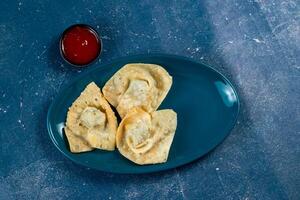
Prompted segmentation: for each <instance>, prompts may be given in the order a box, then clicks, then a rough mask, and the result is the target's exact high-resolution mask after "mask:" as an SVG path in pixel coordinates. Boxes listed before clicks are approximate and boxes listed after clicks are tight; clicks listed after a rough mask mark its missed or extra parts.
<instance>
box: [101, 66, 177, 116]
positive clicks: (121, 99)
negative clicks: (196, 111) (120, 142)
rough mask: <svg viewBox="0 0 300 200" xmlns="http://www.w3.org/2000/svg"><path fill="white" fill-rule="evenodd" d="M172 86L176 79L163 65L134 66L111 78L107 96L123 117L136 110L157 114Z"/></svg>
mask: <svg viewBox="0 0 300 200" xmlns="http://www.w3.org/2000/svg"><path fill="white" fill-rule="evenodd" d="M171 85H172V77H171V76H170V75H169V73H168V72H167V71H166V70H165V69H164V68H162V67H161V66H159V65H154V64H143V63H133V64H127V65H125V66H124V67H122V68H121V69H120V70H119V71H117V72H116V73H115V74H114V75H113V76H112V77H111V78H110V79H109V81H108V82H107V83H106V84H105V86H104V87H103V94H104V97H105V98H106V99H107V100H108V101H109V103H110V104H112V105H113V106H114V107H115V108H116V109H117V111H118V113H119V115H120V116H121V118H123V117H124V116H125V115H126V114H127V112H128V111H130V110H131V109H132V108H137V107H140V108H142V109H144V110H145V111H147V112H153V111H155V110H156V109H157V108H158V106H159V105H160V104H161V102H162V101H163V100H164V98H165V97H166V95H167V93H168V91H169V90H170V88H171Z"/></svg>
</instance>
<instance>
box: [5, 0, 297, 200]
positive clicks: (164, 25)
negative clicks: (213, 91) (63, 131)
mask: <svg viewBox="0 0 300 200" xmlns="http://www.w3.org/2000/svg"><path fill="white" fill-rule="evenodd" d="M299 13H300V3H299V1H296V0H286V1H284V0H283V1H280V0H269V1H263V0H256V1H252V0H247V1H246V0H245V1H244V0H225V1H224V0H215V1H209V0H206V1H197V2H196V1H150V0H147V1H83V0H82V1H72V2H71V1H54V0H43V1H31V0H24V1H9V0H1V2H0V130H1V131H0V133H1V135H0V136H1V137H0V145H1V151H0V199H1V200H2V199H5V200H9V199H243V200H251V199H272V200H274V199H295V200H296V199H300V89H299V88H300V17H299ZM74 23H87V24H90V25H92V26H94V27H95V28H96V29H97V30H98V31H99V32H100V33H101V35H102V39H103V43H104V50H103V54H102V56H101V57H100V59H99V60H98V61H97V62H96V63H94V64H93V65H92V66H90V67H91V68H92V67H96V66H98V65H99V64H104V63H107V62H109V61H110V60H113V59H115V58H118V57H121V56H126V55H133V54H139V53H158V52H159V53H170V54H177V55H183V56H187V57H190V58H193V59H194V60H196V61H200V62H204V63H207V64H209V65H212V66H214V67H215V68H216V69H217V70H219V71H221V72H223V73H224V74H225V75H227V76H228V78H229V79H231V80H232V82H233V83H234V84H235V86H236V87H237V89H238V92H239V94H240V97H241V103H242V109H241V113H240V116H239V120H238V123H237V125H236V127H235V129H234V130H233V131H232V133H231V134H230V136H229V137H228V138H227V139H226V140H225V141H224V142H223V143H222V144H221V145H220V146H218V147H217V148H216V149H215V150H214V151H213V152H211V153H210V154H208V155H207V156H205V157H204V158H202V159H200V160H198V161H196V162H194V163H191V164H188V165H186V166H183V167H180V168H178V169H175V170H170V171H166V172H160V173H154V174H148V175H115V174H109V173H103V172H99V171H94V170H91V169H86V168H84V167H81V166H78V165H76V164H74V163H73V162H71V161H70V160H67V159H66V158H64V157H63V155H62V154H61V153H59V151H58V150H57V149H56V148H55V147H54V145H53V144H52V143H51V141H50V139H49V136H48V134H47V130H46V113H47V109H48V107H49V104H50V103H51V101H52V100H53V98H55V96H56V94H57V93H58V91H59V90H60V88H61V87H62V86H64V85H66V84H68V83H69V82H70V81H71V80H72V79H74V77H76V76H77V75H79V74H80V73H82V72H83V71H85V69H82V70H75V69H73V68H71V67H69V66H68V65H67V64H66V63H64V62H63V61H62V60H61V58H60V56H59V54H58V48H57V42H58V37H59V34H60V33H61V32H62V31H63V30H64V29H65V28H67V27H68V26H70V25H71V24H74Z"/></svg>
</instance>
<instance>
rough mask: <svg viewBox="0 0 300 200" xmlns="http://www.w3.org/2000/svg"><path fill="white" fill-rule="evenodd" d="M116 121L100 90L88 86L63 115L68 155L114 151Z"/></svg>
mask: <svg viewBox="0 0 300 200" xmlns="http://www.w3.org/2000/svg"><path fill="white" fill-rule="evenodd" d="M116 131H117V119H116V116H115V114H114V112H113V111H112V109H111V107H110V105H109V104H108V102H107V101H106V100H105V98H104V97H103V95H102V93H101V91H100V88H99V87H98V86H97V85H96V84H95V83H94V82H92V83H90V84H89V85H88V86H87V87H86V88H85V89H84V91H83V92H82V93H81V94H80V96H79V97H78V98H77V99H76V100H75V101H74V103H73V104H72V106H71V107H70V108H69V111H68V114H67V121H66V128H65V133H66V136H67V138H68V142H69V145H70V150H71V152H74V153H75V152H84V151H89V150H92V149H93V148H97V149H103V150H114V149H115V137H116Z"/></svg>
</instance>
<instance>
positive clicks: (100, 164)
mask: <svg viewBox="0 0 300 200" xmlns="http://www.w3.org/2000/svg"><path fill="white" fill-rule="evenodd" d="M134 62H141V63H154V64H159V65H161V66H163V67H164V68H165V69H166V70H167V71H168V72H169V73H170V74H171V76H172V77H173V85H172V88H171V90H170V92H169V94H168V95H167V97H166V99H165V100H164V101H163V103H162V105H161V106H160V107H159V109H164V108H172V109H174V110H175V111H176V112H177V114H178V126H177V130H176V133H175V137H174V140H173V143H172V146H171V150H170V154H169V158H168V161H167V162H166V163H163V164H157V165H145V166H139V165H136V164H134V163H132V162H131V161H129V160H127V159H125V158H124V157H122V155H121V154H119V152H118V151H117V150H115V151H113V152H109V151H102V150H94V151H91V152H86V153H80V154H73V153H71V152H70V151H69V147H68V141H67V139H66V137H65V135H64V132H63V126H64V122H65V120H66V114H67V111H68V108H69V107H70V106H71V104H72V102H73V101H74V100H75V99H76V98H77V97H78V96H79V95H80V93H81V91H82V90H83V89H84V88H85V87H86V85H87V84H88V83H90V82H91V81H94V82H96V84H97V85H98V86H100V87H103V85H104V84H105V83H106V81H107V80H108V79H109V78H110V77H111V76H112V75H113V74H114V73H115V72H116V71H118V69H120V68H121V67H122V66H123V65H125V64H127V63H134ZM238 112H239V100H238V96H237V93H236V91H235V89H234V87H233V86H232V84H231V83H230V82H229V81H228V80H227V79H226V78H225V77H224V76H223V75H222V74H220V73H219V72H217V71H216V70H214V69H213V68H211V67H208V66H206V65H203V64H200V63H197V62H194V61H192V60H190V59H187V58H183V57H179V56H171V55H161V54H159V55H158V54H155V55H139V56H130V57H125V58H121V59H119V60H116V61H114V62H112V63H109V64H106V65H102V66H99V67H98V68H94V69H90V70H88V71H87V72H86V73H84V74H82V75H80V77H78V78H77V79H76V80H74V81H73V82H72V83H71V84H70V85H69V86H67V87H66V88H65V89H63V90H62V91H61V92H60V94H59V95H58V96H57V98H56V99H55V100H54V102H53V103H52V105H51V106H50V108H49V111H48V116H47V127H48V132H49V135H50V138H51V140H52V141H53V143H54V144H55V146H56V147H57V148H58V149H59V150H60V151H61V152H62V153H63V154H64V155H65V156H67V157H68V158H70V159H71V160H73V161H74V162H76V163H78V164H81V165H84V166H87V167H90V168H94V169H98V170H101V171H107V172H113V173H148V172H154V171H161V170H166V169H171V168H175V167H178V166H181V165H184V164H186V163H189V162H191V161H194V160H196V159H197V158H200V157H201V156H203V155H205V154H206V153H208V152H209V151H211V150H212V149H213V148H215V147H216V146H217V145H218V144H219V143H221V142H222V141H223V140H224V138H225V137H226V136H227V135H228V134H229V133H230V131H231V129H232V128H233V127H234V125H235V123H236V119H237V116H238Z"/></svg>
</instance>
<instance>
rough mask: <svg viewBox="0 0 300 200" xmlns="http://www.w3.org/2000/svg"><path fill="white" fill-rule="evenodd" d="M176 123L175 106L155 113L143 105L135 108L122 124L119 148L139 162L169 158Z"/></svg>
mask: <svg viewBox="0 0 300 200" xmlns="http://www.w3.org/2000/svg"><path fill="white" fill-rule="evenodd" d="M176 126H177V114H176V113H175V112H174V111H173V110H171V109H166V110H159V111H154V112H152V113H151V114H149V113H148V112H145V111H143V110H142V109H140V108H136V109H133V110H131V111H130V112H129V113H128V114H127V115H126V116H125V117H124V118H123V120H122V121H121V123H120V125H119V127H118V131H117V136H116V142H117V148H118V150H119V151H120V153H121V154H122V155H123V156H125V157H126V158H128V159H129V160H131V161H133V162H135V163H136V164H139V165H144V164H155V163H163V162H166V161H167V158H168V155H169V150H170V147H171V144H172V141H173V137H174V134H175V130H176Z"/></svg>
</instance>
